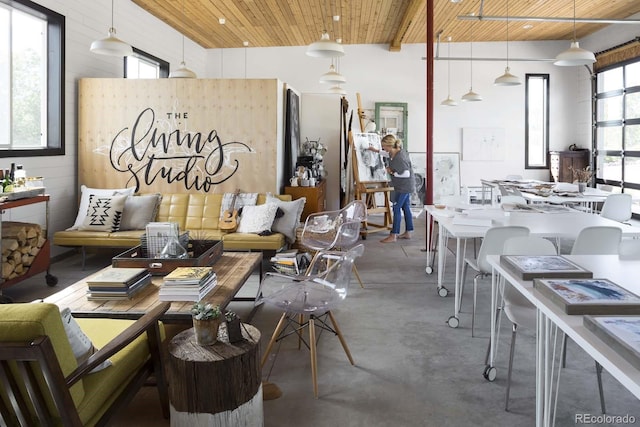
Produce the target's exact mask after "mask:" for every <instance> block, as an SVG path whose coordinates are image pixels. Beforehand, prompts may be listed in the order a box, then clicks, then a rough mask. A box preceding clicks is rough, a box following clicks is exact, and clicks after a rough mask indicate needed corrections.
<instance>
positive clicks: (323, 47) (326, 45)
mask: <svg viewBox="0 0 640 427" xmlns="http://www.w3.org/2000/svg"><path fill="white" fill-rule="evenodd" d="M307 56H312V57H314V58H338V57H340V56H344V48H343V47H342V45H341V44H340V43H336V42H334V41H331V37H329V33H327V31H326V30H325V31H323V32H322V36H321V37H320V40H318V41H316V42H313V43H311V44H310V45H309V47H307Z"/></svg>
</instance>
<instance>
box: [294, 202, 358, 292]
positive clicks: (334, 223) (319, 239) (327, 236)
mask: <svg viewBox="0 0 640 427" xmlns="http://www.w3.org/2000/svg"><path fill="white" fill-rule="evenodd" d="M366 218H367V206H366V205H365V203H364V202H363V201H361V200H354V201H352V202H351V203H349V204H348V205H346V206H345V207H344V208H342V209H340V210H336V211H324V212H317V213H313V214H311V215H309V216H308V217H307V220H306V221H305V223H304V228H303V229H302V235H301V236H300V243H301V245H302V246H303V247H307V248H309V249H311V250H313V251H327V250H339V251H344V250H348V249H350V248H352V247H353V246H354V245H356V244H357V243H358V240H359V239H360V230H361V227H362V221H364V220H365V219H366ZM353 273H354V274H355V276H356V278H357V279H358V282H359V283H360V287H362V288H364V284H363V283H362V279H361V278H360V274H359V273H358V269H357V268H356V266H355V264H353Z"/></svg>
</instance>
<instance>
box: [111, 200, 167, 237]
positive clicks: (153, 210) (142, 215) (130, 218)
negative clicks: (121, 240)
mask: <svg viewBox="0 0 640 427" xmlns="http://www.w3.org/2000/svg"><path fill="white" fill-rule="evenodd" d="M161 201H162V194H160V193H158V194H149V195H144V196H129V197H127V200H126V201H125V202H124V211H123V212H122V221H121V222H120V230H144V229H145V227H146V226H147V224H148V223H150V222H152V221H155V219H156V214H157V213H158V208H159V207H160V202H161Z"/></svg>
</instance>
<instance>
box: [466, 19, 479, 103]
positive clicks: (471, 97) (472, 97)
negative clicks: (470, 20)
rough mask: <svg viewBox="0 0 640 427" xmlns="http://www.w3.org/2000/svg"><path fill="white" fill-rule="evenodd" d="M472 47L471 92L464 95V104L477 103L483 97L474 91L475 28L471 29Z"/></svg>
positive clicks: (470, 64)
mask: <svg viewBox="0 0 640 427" xmlns="http://www.w3.org/2000/svg"><path fill="white" fill-rule="evenodd" d="M469 46H470V50H471V52H470V55H469V66H470V70H471V78H470V88H469V92H467V93H465V94H464V95H462V101H464V102H477V101H482V96H480V95H479V94H477V93H476V92H474V91H473V26H472V27H471V41H470V42H469Z"/></svg>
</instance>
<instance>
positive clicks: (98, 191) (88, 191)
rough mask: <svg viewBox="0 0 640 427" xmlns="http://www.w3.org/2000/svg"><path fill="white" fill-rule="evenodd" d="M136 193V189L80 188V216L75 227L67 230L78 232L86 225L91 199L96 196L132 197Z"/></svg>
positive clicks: (74, 224)
mask: <svg viewBox="0 0 640 427" xmlns="http://www.w3.org/2000/svg"><path fill="white" fill-rule="evenodd" d="M135 191H136V188H135V187H129V188H104V189H103V188H89V187H87V186H86V185H81V186H80V192H81V193H82V195H81V197H80V206H79V207H78V215H77V216H76V221H75V222H74V223H73V226H71V227H69V228H67V230H77V229H78V228H80V226H81V225H82V224H83V223H84V219H85V217H86V216H87V210H88V209H89V197H90V196H91V195H92V194H94V195H96V196H101V197H105V196H115V195H117V194H124V195H127V196H132V195H133V193H134V192H135Z"/></svg>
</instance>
